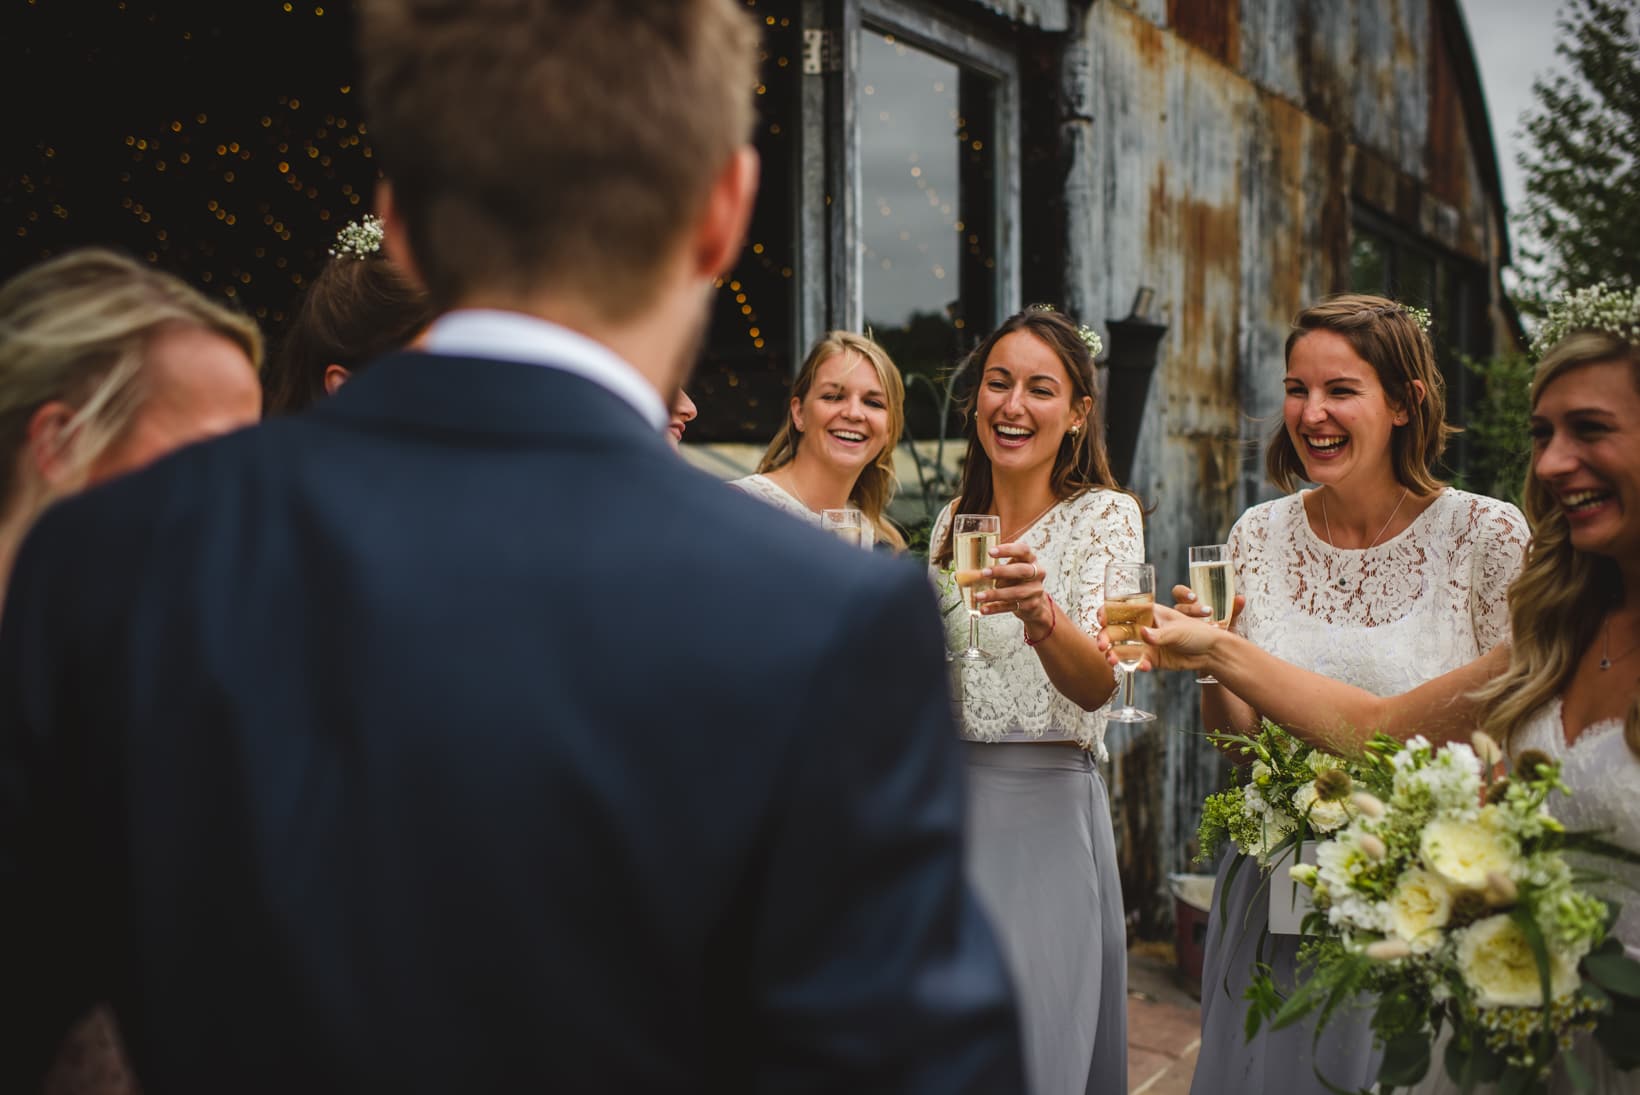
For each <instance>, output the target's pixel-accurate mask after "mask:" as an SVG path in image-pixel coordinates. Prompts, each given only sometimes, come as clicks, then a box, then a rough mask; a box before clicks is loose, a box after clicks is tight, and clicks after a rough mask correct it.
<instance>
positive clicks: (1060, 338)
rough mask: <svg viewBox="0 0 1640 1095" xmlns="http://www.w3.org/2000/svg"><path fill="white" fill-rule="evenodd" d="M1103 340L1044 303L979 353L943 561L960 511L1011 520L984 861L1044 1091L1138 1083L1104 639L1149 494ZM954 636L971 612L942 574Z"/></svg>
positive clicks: (985, 694) (984, 895) (978, 684)
mask: <svg viewBox="0 0 1640 1095" xmlns="http://www.w3.org/2000/svg"><path fill="white" fill-rule="evenodd" d="M1097 352H1098V336H1097V335H1095V334H1094V333H1093V332H1092V331H1090V330H1088V329H1087V328H1085V327H1079V326H1078V325H1077V324H1076V323H1074V322H1073V321H1071V320H1070V319H1067V318H1066V317H1065V316H1064V315H1062V314H1061V313H1059V312H1056V311H1054V310H1052V309H1051V308H1048V307H1046V306H1041V305H1038V306H1035V307H1032V308H1030V309H1027V310H1026V311H1023V312H1020V313H1018V314H1017V315H1014V316H1012V317H1010V318H1009V319H1007V320H1006V321H1004V322H1003V324H1002V326H1000V327H998V328H997V330H996V331H995V332H993V333H992V334H991V336H990V337H989V338H987V339H986V340H985V341H984V342H982V343H981V344H980V345H979V346H978V348H976V349H975V350H974V352H973V353H972V354H971V355H970V356H969V358H968V361H967V362H966V363H965V365H964V369H965V370H970V369H971V370H972V371H973V372H974V373H975V374H976V375H975V378H974V379H975V387H974V390H973V392H972V393H971V394H970V395H969V396H968V399H967V401H966V403H965V406H964V408H963V409H964V414H965V416H966V418H967V419H968V425H969V431H970V432H969V440H968V450H967V455H966V458H965V460H964V464H963V473H962V479H961V482H960V484H959V486H958V494H957V497H956V498H955V499H954V500H952V502H951V503H950V504H949V505H947V506H946V507H945V509H944V510H943V511H942V512H941V513H940V516H939V518H938V519H937V520H936V521H935V523H934V528H933V534H932V539H931V540H930V560H931V564H932V566H933V567H934V568H935V570H936V572H938V571H942V570H945V569H947V568H949V567H950V566H951V562H952V556H953V546H954V545H953V543H952V522H953V518H954V517H955V515H957V514H990V515H994V516H995V517H997V518H998V523H999V526H1000V538H999V543H998V546H997V548H996V550H995V551H994V552H993V553H992V554H993V556H994V557H995V559H996V561H995V563H994V564H992V565H991V566H990V567H989V568H987V569H985V570H984V571H983V572H982V573H983V575H984V577H985V578H987V579H991V580H994V582H995V588H994V589H990V590H985V591H982V592H977V593H975V594H974V599H975V602H976V604H977V605H979V606H980V611H981V619H980V621H979V629H980V633H981V636H982V642H983V645H984V647H985V649H986V650H987V651H990V652H991V654H992V661H991V662H990V663H989V664H986V665H971V664H969V663H966V662H963V661H960V660H959V661H958V662H957V663H955V664H956V665H958V666H960V667H961V668H960V669H959V670H958V672H957V678H958V680H957V686H958V691H959V692H960V694H961V697H962V711H961V725H962V736H963V738H964V748H965V756H966V759H967V767H968V807H969V813H968V817H969V850H968V874H969V878H970V880H971V881H972V883H973V885H974V888H975V890H976V892H977V893H978V895H979V899H980V901H981V903H982V904H983V905H984V907H985V909H986V911H987V912H988V913H989V914H990V916H991V922H992V924H993V926H994V927H995V928H996V931H997V935H998V937H999V938H1000V939H1001V942H1002V949H1003V954H1004V956H1005V957H1006V958H1007V960H1008V964H1009V966H1010V969H1011V971H1012V973H1013V976H1014V985H1015V988H1016V990H1017V992H1018V995H1019V1000H1020V1009H1021V1019H1022V1031H1023V1034H1024V1039H1025V1067H1026V1076H1027V1079H1028V1080H1029V1086H1030V1089H1031V1090H1032V1091H1035V1092H1039V1093H1041V1095H1083V1093H1085V1092H1112V1091H1126V1090H1127V939H1126V927H1125V920H1124V918H1123V914H1122V888H1121V881H1120V879H1119V877H1118V875H1117V865H1116V839H1115V834H1114V832H1113V830H1112V826H1111V818H1110V803H1109V800H1108V797H1107V795H1106V793H1105V786H1104V783H1103V781H1102V780H1101V779H1100V777H1099V772H1098V769H1097V768H1096V767H1095V762H1096V760H1103V759H1105V749H1104V732H1105V716H1104V714H1103V713H1102V712H1101V710H1100V708H1101V707H1103V706H1104V704H1105V702H1106V701H1107V700H1108V699H1109V698H1110V696H1111V693H1112V691H1113V690H1114V689H1115V685H1116V682H1115V677H1114V676H1113V675H1112V673H1111V669H1110V667H1109V666H1108V665H1106V664H1105V661H1104V659H1103V657H1102V656H1101V655H1100V653H1099V650H1098V648H1097V646H1096V645H1095V642H1094V638H1093V632H1094V631H1095V630H1096V629H1097V627H1098V624H1097V613H1098V609H1099V605H1100V604H1101V602H1102V599H1103V595H1104V576H1105V566H1106V564H1107V563H1110V562H1142V561H1143V560H1144V553H1145V552H1144V527H1143V519H1142V516H1141V514H1140V510H1139V504H1138V503H1137V502H1136V501H1135V500H1134V498H1133V496H1132V495H1131V494H1129V493H1128V492H1127V491H1125V490H1123V489H1121V487H1119V486H1118V485H1117V483H1116V481H1115V479H1114V478H1113V477H1112V475H1111V472H1110V465H1109V462H1108V460H1107V458H1106V455H1105V444H1104V439H1103V437H1102V436H1101V433H1100V428H1099V421H1100V420H1099V415H1098V414H1097V408H1096V407H1095V406H1094V392H1095V388H1094V379H1093V356H1094V354H1095V353H1097ZM939 584H940V587H941V590H942V596H941V608H942V609H943V610H945V612H946V617H945V618H946V621H947V630H948V641H949V642H950V643H951V645H952V646H953V648H955V649H961V648H962V647H964V646H966V645H967V639H968V617H967V614H966V613H963V612H960V611H957V610H958V609H959V608H960V605H961V601H960V595H959V591H958V590H957V589H956V588H955V583H954V582H952V581H950V580H949V576H948V575H947V576H942V577H941V578H940V582H939Z"/></svg>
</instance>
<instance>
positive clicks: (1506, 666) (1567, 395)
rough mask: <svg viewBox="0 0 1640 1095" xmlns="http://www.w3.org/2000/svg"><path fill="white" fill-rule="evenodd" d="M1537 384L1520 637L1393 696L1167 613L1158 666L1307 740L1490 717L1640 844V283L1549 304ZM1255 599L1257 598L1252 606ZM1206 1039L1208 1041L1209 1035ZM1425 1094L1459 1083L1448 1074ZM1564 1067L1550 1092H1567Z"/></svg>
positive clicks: (1627, 889)
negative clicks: (1200, 680) (1219, 684)
mask: <svg viewBox="0 0 1640 1095" xmlns="http://www.w3.org/2000/svg"><path fill="white" fill-rule="evenodd" d="M1536 349H1537V350H1538V351H1539V353H1540V354H1541V359H1540V361H1539V363H1538V367H1537V371H1536V373H1535V375H1534V377H1533V381H1532V394H1531V398H1532V418H1531V434H1532V450H1533V451H1532V464H1531V473H1530V475H1529V476H1528V479H1527V483H1526V494H1525V506H1526V521H1527V524H1528V526H1529V528H1530V532H1531V550H1530V552H1529V554H1528V556H1527V560H1526V564H1525V567H1524V568H1523V569H1522V570H1521V572H1520V575H1519V577H1518V578H1517V579H1516V580H1515V582H1514V584H1513V585H1512V586H1511V587H1510V589H1509V594H1508V606H1509V609H1508V611H1509V625H1510V633H1511V635H1512V641H1511V642H1510V643H1506V644H1503V645H1500V646H1498V647H1496V648H1495V649H1493V650H1492V651H1491V653H1489V654H1487V655H1486V656H1484V657H1481V658H1479V659H1476V660H1475V661H1473V662H1471V663H1469V664H1467V665H1464V666H1462V667H1460V668H1458V669H1455V670H1453V671H1451V672H1448V673H1446V674H1444V675H1443V676H1440V677H1438V678H1436V679H1434V680H1431V681H1429V682H1427V683H1425V684H1423V685H1421V686H1419V687H1417V688H1414V689H1412V690H1410V691H1408V692H1405V693H1402V694H1398V695H1392V696H1388V697H1380V696H1375V695H1372V694H1370V693H1368V692H1363V691H1362V690H1360V689H1357V688H1352V687H1349V686H1347V685H1346V684H1343V683H1340V682H1338V681H1335V680H1329V679H1327V678H1325V677H1321V676H1318V675H1316V674H1313V673H1310V672H1306V671H1305V670H1304V669H1302V668H1300V667H1298V666H1295V665H1292V664H1289V663H1287V662H1284V661H1282V660H1280V659H1278V658H1276V657H1274V656H1272V654H1271V653H1270V652H1268V651H1266V650H1260V649H1259V648H1257V647H1256V646H1254V645H1253V644H1251V643H1249V642H1246V641H1245V640H1243V639H1242V638H1241V637H1240V636H1238V635H1235V634H1232V633H1228V632H1224V631H1220V630H1217V629H1213V628H1208V627H1204V626H1202V625H1201V624H1200V622H1199V621H1195V620H1193V619H1191V618H1190V617H1189V616H1186V615H1185V614H1183V613H1174V612H1169V611H1168V610H1166V609H1158V610H1157V615H1158V626H1157V627H1156V628H1154V629H1152V630H1150V631H1148V632H1147V633H1146V638H1147V640H1149V641H1150V642H1151V643H1152V652H1151V660H1152V661H1155V662H1157V663H1159V664H1161V665H1162V666H1163V667H1165V668H1191V669H1207V670H1209V671H1210V672H1212V673H1213V675H1214V676H1216V677H1218V678H1219V679H1220V680H1221V681H1224V682H1225V683H1226V686H1227V687H1229V688H1231V689H1232V690H1234V691H1236V692H1237V693H1238V694H1240V695H1242V696H1243V697H1245V698H1246V699H1248V700H1249V701H1251V702H1252V703H1254V704H1256V705H1257V706H1258V707H1259V709H1260V710H1262V711H1263V712H1264V713H1265V714H1267V715H1269V716H1270V717H1271V718H1273V719H1275V720H1277V721H1278V722H1280V723H1281V724H1282V725H1283V726H1285V727H1286V728H1287V729H1289V730H1291V731H1293V732H1294V733H1297V734H1300V735H1301V736H1303V737H1305V738H1306V739H1308V740H1310V741H1312V742H1316V743H1321V742H1324V741H1330V742H1333V743H1335V744H1339V743H1341V744H1343V745H1344V746H1345V747H1350V746H1354V745H1358V744H1360V743H1362V742H1364V741H1365V740H1366V739H1367V738H1368V737H1370V736H1371V734H1372V733H1373V732H1375V731H1383V732H1385V733H1388V734H1391V735H1393V736H1395V737H1400V738H1406V737H1409V736H1411V735H1412V734H1421V735H1423V736H1424V737H1426V738H1428V739H1429V740H1431V741H1433V742H1436V743H1440V742H1445V741H1452V740H1467V739H1468V737H1469V735H1470V734H1471V733H1472V732H1473V731H1474V730H1475V729H1476V728H1477V726H1478V727H1479V728H1480V729H1482V730H1484V731H1485V732H1486V733H1487V734H1489V735H1490V736H1492V737H1493V738H1494V739H1495V740H1497V741H1499V742H1501V743H1503V744H1504V745H1505V746H1506V747H1507V748H1508V749H1509V751H1510V752H1511V753H1514V754H1516V755H1519V754H1520V753H1522V752H1524V751H1526V750H1528V749H1536V750H1540V751H1541V752H1543V753H1544V754H1546V755H1548V756H1549V757H1550V758H1552V759H1553V760H1554V761H1556V762H1557V763H1559V764H1561V765H1562V769H1561V779H1562V780H1563V781H1564V782H1565V783H1566V785H1567V787H1569V788H1570V789H1571V792H1572V793H1571V795H1570V796H1561V795H1559V794H1557V795H1556V796H1555V797H1554V799H1553V800H1552V801H1551V803H1550V808H1551V809H1552V811H1553V812H1554V814H1555V816H1556V817H1557V818H1558V819H1559V820H1561V821H1562V822H1563V823H1564V824H1565V825H1566V826H1567V828H1568V829H1572V830H1587V829H1604V830H1607V831H1608V832H1609V833H1610V838H1611V839H1612V840H1613V841H1614V842H1616V843H1618V844H1620V845H1622V846H1624V847H1626V848H1628V849H1630V850H1635V851H1640V805H1637V801H1640V800H1637V798H1636V795H1635V789H1636V787H1637V786H1640V292H1635V291H1631V292H1627V293H1607V292H1605V291H1604V290H1602V289H1595V290H1589V291H1585V292H1584V293H1580V294H1576V295H1574V296H1572V297H1571V298H1569V299H1568V300H1567V301H1565V302H1564V303H1562V304H1560V305H1558V306H1557V307H1556V308H1555V309H1552V310H1551V313H1550V316H1549V319H1548V320H1547V322H1546V323H1545V329H1544V331H1543V332H1542V333H1541V334H1540V335H1539V338H1538V341H1537V344H1536ZM1249 604H1251V602H1249ZM1598 869H1599V870H1600V871H1602V872H1604V873H1607V874H1615V875H1616V878H1615V880H1614V882H1612V883H1608V884H1607V888H1606V890H1605V891H1604V892H1605V895H1607V896H1610V897H1612V898H1614V899H1615V900H1616V901H1617V903H1618V904H1620V905H1622V906H1623V910H1622V913H1621V914H1620V916H1619V919H1618V922H1617V929H1616V930H1617V935H1618V937H1619V938H1620V939H1621V940H1622V942H1623V943H1624V945H1625V947H1627V948H1628V950H1629V952H1630V954H1631V955H1640V908H1636V907H1635V906H1634V905H1633V902H1632V893H1633V890H1634V889H1635V888H1636V886H1640V871H1637V870H1636V869H1635V868H1634V867H1632V866H1629V865H1626V864H1617V865H1613V864H1611V863H1606V862H1603V863H1601V864H1599V865H1598ZM1204 1048H1205V1044H1204ZM1576 1053H1577V1055H1578V1057H1579V1060H1580V1062H1581V1063H1582V1064H1583V1066H1584V1068H1585V1069H1586V1070H1587V1071H1588V1072H1589V1073H1590V1074H1591V1075H1592V1077H1593V1081H1594V1082H1593V1086H1592V1088H1590V1089H1591V1090H1595V1091H1602V1092H1633V1091H1640V1076H1637V1075H1635V1074H1620V1073H1618V1072H1617V1071H1616V1070H1615V1069H1614V1068H1613V1067H1612V1065H1611V1063H1610V1062H1609V1061H1608V1060H1607V1059H1606V1058H1605V1057H1604V1055H1603V1054H1600V1053H1598V1052H1596V1050H1595V1049H1594V1046H1593V1043H1592V1042H1590V1041H1589V1040H1587V1039H1582V1040H1580V1041H1579V1042H1578V1044H1577V1047H1576ZM1432 1072H1433V1073H1434V1075H1433V1076H1431V1077H1428V1078H1426V1080H1425V1081H1424V1084H1425V1086H1424V1087H1422V1088H1419V1089H1418V1090H1428V1091H1450V1090H1451V1088H1450V1087H1449V1086H1448V1085H1447V1084H1446V1081H1445V1077H1444V1073H1443V1071H1442V1070H1440V1069H1439V1068H1438V1067H1437V1068H1435V1069H1432ZM1572 1089H1573V1085H1572V1084H1571V1082H1570V1080H1569V1078H1568V1077H1566V1076H1565V1075H1564V1074H1563V1073H1561V1072H1559V1071H1557V1073H1556V1075H1555V1077H1554V1079H1553V1081H1552V1083H1551V1091H1554V1092H1560V1091H1571V1090H1572Z"/></svg>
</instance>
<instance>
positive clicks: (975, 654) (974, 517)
mask: <svg viewBox="0 0 1640 1095" xmlns="http://www.w3.org/2000/svg"><path fill="white" fill-rule="evenodd" d="M1001 535H1002V519H1001V518H1000V517H996V516H994V515H992V514H989V513H959V514H957V515H956V516H955V517H954V518H952V520H951V568H952V570H953V572H954V573H953V575H952V577H954V578H955V579H956V582H957V589H959V590H960V591H961V592H962V603H963V607H964V608H966V609H968V649H966V650H963V651H961V652H960V653H958V654H957V655H955V660H957V661H961V662H978V663H981V664H987V663H989V662H990V661H991V655H989V654H987V653H986V652H985V651H983V650H981V649H980V648H979V616H980V613H979V605H977V604H975V603H974V594H976V593H981V592H983V591H985V590H988V589H990V588H992V587H993V586H995V585H996V583H995V582H994V581H992V580H991V579H990V578H986V577H984V572H985V569H986V568H987V567H990V566H994V565H995V564H996V563H997V562H998V560H996V559H993V558H991V549H992V548H994V547H996V546H997V541H998V539H999V538H1000V537H1001Z"/></svg>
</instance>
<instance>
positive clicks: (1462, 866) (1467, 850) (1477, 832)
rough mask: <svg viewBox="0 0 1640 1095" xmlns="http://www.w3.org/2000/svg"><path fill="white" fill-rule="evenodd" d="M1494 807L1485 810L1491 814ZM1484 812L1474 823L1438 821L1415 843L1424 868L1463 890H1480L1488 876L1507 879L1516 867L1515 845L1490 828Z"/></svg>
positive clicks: (1501, 832) (1484, 811) (1511, 840)
mask: <svg viewBox="0 0 1640 1095" xmlns="http://www.w3.org/2000/svg"><path fill="white" fill-rule="evenodd" d="M1492 809H1494V808H1493V807H1487V810H1492ZM1487 810H1482V811H1481V816H1480V817H1479V818H1478V819H1476V820H1475V821H1459V820H1456V819H1450V818H1437V819H1436V820H1434V821H1432V822H1430V823H1429V824H1428V825H1427V826H1426V827H1425V828H1424V832H1423V836H1422V837H1421V838H1420V839H1419V841H1418V851H1419V853H1420V854H1421V855H1422V856H1423V859H1424V864H1425V866H1427V867H1429V868H1430V869H1431V870H1433V871H1435V872H1436V873H1437V874H1439V875H1440V876H1441V877H1442V878H1443V879H1444V880H1446V881H1447V882H1448V883H1450V884H1451V885H1453V886H1456V887H1458V888H1459V889H1462V890H1483V889H1485V888H1486V876H1487V874H1488V873H1489V872H1492V871H1496V872H1497V873H1498V874H1501V875H1504V876H1505V877H1508V876H1510V875H1512V874H1513V870H1512V868H1513V867H1514V864H1515V842H1514V840H1513V839H1511V838H1510V836H1509V834H1508V833H1505V832H1503V831H1501V830H1500V829H1499V828H1498V827H1497V826H1496V825H1495V824H1490V822H1491V821H1492V817H1493V815H1488V814H1487Z"/></svg>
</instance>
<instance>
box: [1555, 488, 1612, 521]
mask: <svg viewBox="0 0 1640 1095" xmlns="http://www.w3.org/2000/svg"><path fill="white" fill-rule="evenodd" d="M1611 498H1612V496H1611V492H1610V491H1603V490H1580V491H1573V492H1572V493H1571V494H1566V495H1562V496H1561V499H1560V507H1561V508H1562V509H1564V510H1565V511H1566V512H1567V513H1568V514H1570V515H1573V516H1582V515H1583V514H1586V513H1593V512H1594V511H1595V510H1597V509H1599V508H1600V507H1602V506H1604V505H1605V504H1606V503H1607V502H1609V501H1611Z"/></svg>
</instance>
